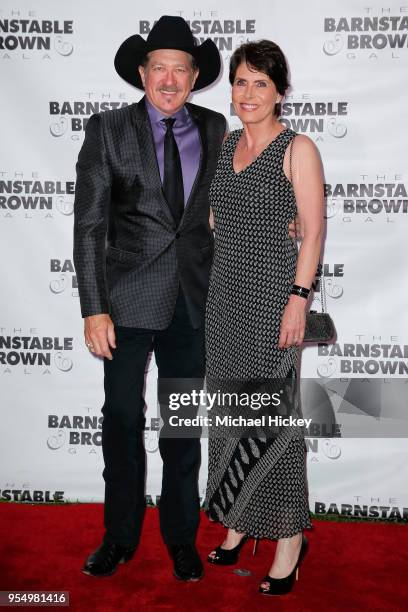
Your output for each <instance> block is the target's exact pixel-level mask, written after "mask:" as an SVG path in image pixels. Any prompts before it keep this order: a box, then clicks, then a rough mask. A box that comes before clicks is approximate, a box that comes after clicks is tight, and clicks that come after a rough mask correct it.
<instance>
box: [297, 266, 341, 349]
mask: <svg viewBox="0 0 408 612" xmlns="http://www.w3.org/2000/svg"><path fill="white" fill-rule="evenodd" d="M320 297H321V304H322V312H317V311H316V310H311V311H310V312H308V313H307V314H306V327H305V336H304V338H303V342H330V341H331V340H333V338H334V336H335V334H336V329H335V327H334V323H333V320H332V318H331V316H330V315H329V313H328V312H325V311H326V291H325V288H324V273H323V271H321V273H320Z"/></svg>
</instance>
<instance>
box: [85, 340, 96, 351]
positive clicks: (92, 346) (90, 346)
mask: <svg viewBox="0 0 408 612" xmlns="http://www.w3.org/2000/svg"><path fill="white" fill-rule="evenodd" d="M86 347H87V348H89V350H90V351H93V350H94V345H93V344H91V343H90V342H87V343H86Z"/></svg>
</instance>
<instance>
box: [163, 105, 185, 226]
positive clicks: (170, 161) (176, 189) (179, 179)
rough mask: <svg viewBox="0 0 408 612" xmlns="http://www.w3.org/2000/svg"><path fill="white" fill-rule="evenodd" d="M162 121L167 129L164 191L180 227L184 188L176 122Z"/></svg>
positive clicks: (171, 118)
mask: <svg viewBox="0 0 408 612" xmlns="http://www.w3.org/2000/svg"><path fill="white" fill-rule="evenodd" d="M162 121H163V123H164V124H165V125H166V128H167V131H166V135H165V137H164V173H163V191H164V195H165V196H166V200H167V202H168V204H169V207H170V210H171V214H172V215H173V218H174V221H175V222H176V225H178V224H179V223H180V220H181V217H182V216H183V212H184V186H183V173H182V170H181V161H180V153H179V150H178V146H177V143H176V139H175V138H174V133H173V125H174V122H175V121H176V120H175V119H174V118H173V117H169V118H168V119H162Z"/></svg>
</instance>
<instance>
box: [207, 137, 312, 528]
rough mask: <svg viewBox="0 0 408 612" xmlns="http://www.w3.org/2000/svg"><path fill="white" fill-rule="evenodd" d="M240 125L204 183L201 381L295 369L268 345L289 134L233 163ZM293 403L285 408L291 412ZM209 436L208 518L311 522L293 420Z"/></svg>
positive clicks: (281, 299) (275, 306)
mask: <svg viewBox="0 0 408 612" xmlns="http://www.w3.org/2000/svg"><path fill="white" fill-rule="evenodd" d="M241 134H242V130H236V131H234V132H232V133H231V134H230V135H229V137H228V139H227V140H226V142H225V143H224V145H223V148H222V150H221V154H220V158H219V161H218V166H217V171H216V174H215V177H214V179H213V182H212V185H211V188H210V203H211V206H212V209H213V211H214V218H215V252H214V261H213V267H212V273H211V279H210V288H209V294H208V301H207V312H206V350H207V387H208V389H209V391H212V390H216V389H218V390H219V389H220V381H225V388H228V389H229V390H231V388H232V387H234V385H235V382H232V381H237V380H240V381H242V380H255V379H259V380H266V379H267V380H273V379H279V378H281V379H282V378H292V379H293V378H295V377H296V365H297V359H298V349H297V348H296V347H290V348H288V349H279V348H278V339H279V331H280V323H281V318H282V314H283V310H284V308H285V305H286V303H287V300H288V297H289V295H290V289H291V286H292V284H293V282H294V278H295V272H296V262H297V249H296V245H295V242H294V240H292V239H291V238H290V237H289V236H288V224H289V222H290V221H292V220H293V219H294V217H295V216H296V201H295V196H294V192H293V189H292V185H291V183H290V182H289V181H288V179H287V178H286V176H285V174H284V171H283V159H284V155H285V151H286V149H287V147H288V146H289V144H290V142H291V141H292V139H293V138H294V136H295V135H296V134H295V132H293V131H292V130H289V129H285V130H283V131H282V132H280V133H279V134H278V136H277V137H276V138H275V139H274V140H273V141H272V142H271V143H270V144H269V145H268V146H267V147H266V149H264V151H263V152H262V153H261V154H260V155H259V156H258V157H257V158H256V160H255V161H254V162H252V163H251V164H250V165H249V166H247V167H246V168H244V169H243V170H241V171H240V172H238V173H235V171H234V169H233V156H234V152H235V149H236V146H237V143H238V140H239V138H240V136H241ZM227 381H228V382H227ZM221 387H222V383H221ZM293 404H294V405H293V406H292V407H291V408H292V414H295V415H296V414H298V415H299V414H300V412H299V406H298V403H297V401H294V402H293ZM295 404H296V405H295ZM218 410H219V411H221V412H222V408H220V407H219V408H218ZM219 436H220V432H217V436H216V435H214V431H213V432H212V433H211V430H210V439H209V475H208V483H207V494H206V500H205V508H206V510H207V511H208V513H209V515H210V517H211V518H213V519H215V520H218V521H221V522H222V523H223V524H224V525H225V526H227V527H231V528H234V529H236V530H237V531H240V532H245V533H247V534H248V535H249V536H251V537H258V538H262V537H267V538H272V539H278V538H283V537H291V536H292V535H295V534H296V533H298V532H299V531H301V530H302V529H304V528H306V527H310V526H311V524H310V518H309V508H308V498H307V485H306V474H305V444H304V439H303V433H302V431H301V430H300V429H299V428H295V427H284V428H282V429H280V431H279V434H278V435H276V437H275V438H269V437H268V438H267V439H265V438H264V437H262V435H261V436H259V437H257V436H249V437H248V436H246V437H245V436H243V437H240V438H238V437H231V435H228V434H226V435H225V437H222V435H221V437H219Z"/></svg>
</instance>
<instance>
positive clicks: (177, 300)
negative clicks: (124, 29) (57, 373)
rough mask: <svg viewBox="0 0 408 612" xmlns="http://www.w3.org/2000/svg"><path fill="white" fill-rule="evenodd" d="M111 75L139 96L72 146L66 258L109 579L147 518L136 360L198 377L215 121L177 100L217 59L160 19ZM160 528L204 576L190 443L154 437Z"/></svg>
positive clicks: (217, 137)
mask: <svg viewBox="0 0 408 612" xmlns="http://www.w3.org/2000/svg"><path fill="white" fill-rule="evenodd" d="M115 68H116V70H117V72H118V73H119V75H120V76H121V77H122V78H124V79H125V80H126V81H127V82H129V83H130V84H132V85H134V86H135V87H137V88H140V89H144V90H145V97H144V98H142V100H141V101H140V102H139V103H136V104H132V105H130V106H128V107H126V108H123V109H120V110H114V111H108V112H105V113H102V114H97V115H93V116H92V117H91V118H90V120H89V122H88V125H87V129H86V136H85V141H84V144H83V146H82V149H81V151H80V153H79V157H78V164H77V183H76V194H75V226H74V261H75V267H76V271H77V277H78V287H79V295H80V301H81V310H82V316H83V317H84V318H85V341H86V344H87V346H88V348H89V349H90V350H91V351H92V352H93V353H94V354H95V355H99V356H103V357H104V368H105V403H104V406H103V409H102V412H103V415H104V420H103V427H102V448H103V454H104V461H105V469H104V473H103V475H104V480H105V530H106V531H105V536H104V539H103V543H102V545H101V546H100V547H99V548H98V549H97V550H96V551H95V552H94V553H93V554H91V555H90V557H89V558H88V559H87V561H86V563H85V566H84V568H83V571H84V572H85V573H87V574H89V575H92V576H107V575H110V574H112V573H113V572H114V571H115V570H116V568H117V565H118V564H119V563H122V562H125V561H128V560H130V559H131V558H132V556H133V554H134V552H135V549H136V546H137V544H138V541H139V537H140V531H141V524H142V519H143V513H144V506H145V502H144V484H145V451H144V446H143V429H144V423H145V418H144V413H143V409H144V400H143V395H142V394H143V386H144V373H145V364H146V359H147V357H148V354H149V352H150V351H151V349H153V350H154V352H155V358H156V363H157V367H158V375H159V378H202V377H203V375H204V305H205V300H206V295H207V288H208V279H209V272H210V266H211V260H212V252H213V239H212V233H211V228H210V225H209V202H208V188H209V184H210V181H211V178H212V176H213V174H214V172H215V167H216V162H217V157H218V154H219V150H220V147H221V144H222V139H223V136H224V133H225V131H226V121H225V118H224V117H223V116H222V115H220V114H218V113H215V112H213V111H210V110H208V109H205V108H202V107H199V106H196V105H193V104H189V103H187V98H188V96H189V95H190V92H191V91H197V90H199V89H202V88H203V87H206V86H208V85H210V84H211V83H212V82H214V81H215V80H216V78H217V77H218V74H219V71H220V56H219V52H218V50H217V48H216V46H215V44H214V43H213V42H212V41H210V40H206V41H205V42H204V43H203V44H202V45H200V46H195V44H194V38H193V35H192V33H191V31H190V29H189V27H188V25H187V23H186V22H185V21H184V20H183V19H182V18H180V17H168V16H164V17H161V18H160V19H159V21H158V22H157V23H156V24H155V26H154V27H153V28H152V30H151V32H150V34H149V36H148V38H147V40H146V41H145V40H144V39H143V38H142V37H140V36H138V35H136V36H132V37H130V38H128V39H127V40H126V41H125V42H124V43H123V44H122V45H121V47H120V48H119V50H118V52H117V54H116V58H115ZM159 449H160V454H161V457H162V459H163V480H162V493H161V499H160V508H159V512H160V528H161V533H162V536H163V539H164V541H165V543H166V544H167V546H168V549H169V552H170V554H171V556H172V558H173V561H174V574H175V576H176V578H179V579H181V580H198V579H200V578H201V577H202V575H203V568H202V563H201V560H200V558H199V556H198V554H197V551H196V548H195V536H196V531H197V527H198V522H199V497H198V486H197V476H198V467H199V461H200V442H199V440H198V439H186V438H179V439H171V438H160V440H159Z"/></svg>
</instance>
